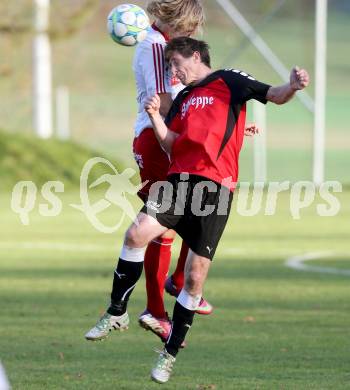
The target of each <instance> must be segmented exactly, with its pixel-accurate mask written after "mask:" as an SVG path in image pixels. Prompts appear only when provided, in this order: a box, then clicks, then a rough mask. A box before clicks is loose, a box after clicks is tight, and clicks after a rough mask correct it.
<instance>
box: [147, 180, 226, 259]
mask: <svg viewBox="0 0 350 390" xmlns="http://www.w3.org/2000/svg"><path fill="white" fill-rule="evenodd" d="M232 197H233V193H232V192H231V191H230V190H229V189H228V188H227V187H224V186H222V185H220V184H217V183H215V182H213V181H212V180H209V179H206V178H205V177H202V176H197V175H189V174H184V173H183V174H173V175H170V176H169V177H168V179H167V181H163V182H158V183H155V184H154V185H153V186H152V188H151V191H150V194H149V197H148V200H147V202H146V203H145V205H144V206H143V208H142V209H141V212H143V213H146V214H149V215H151V216H152V217H154V218H155V219H157V221H158V222H159V223H160V224H161V225H163V226H165V227H167V228H169V229H174V230H175V231H176V232H177V233H178V234H179V235H180V236H181V237H182V239H183V240H184V241H185V243H186V244H187V245H188V246H189V248H190V249H191V250H192V251H193V252H194V253H196V254H198V255H200V256H203V257H207V258H208V259H210V260H212V259H213V257H214V254H215V251H216V248H217V246H218V243H219V241H220V238H221V236H222V233H223V231H224V229H225V226H226V223H227V219H228V217H229V213H230V209H231V203H232Z"/></svg>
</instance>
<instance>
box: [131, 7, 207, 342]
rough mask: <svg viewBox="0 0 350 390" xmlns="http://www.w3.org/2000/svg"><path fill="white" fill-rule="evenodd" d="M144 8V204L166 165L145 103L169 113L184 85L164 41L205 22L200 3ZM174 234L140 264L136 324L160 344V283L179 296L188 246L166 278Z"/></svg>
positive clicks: (137, 66) (139, 154)
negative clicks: (170, 65) (140, 304)
mask: <svg viewBox="0 0 350 390" xmlns="http://www.w3.org/2000/svg"><path fill="white" fill-rule="evenodd" d="M147 10H148V12H149V13H150V14H151V15H153V17H154V18H155V22H154V23H153V24H152V27H151V29H150V31H149V33H148V34H147V37H146V39H145V40H144V41H143V42H141V43H140V44H138V46H137V48H136V53H135V57H134V62H133V70H134V73H135V80H136V87H137V102H138V114H137V119H136V123H135V139H134V145H133V149H134V156H135V160H136V162H137V164H138V166H139V169H140V176H141V179H142V181H143V182H145V181H146V180H148V184H147V185H146V186H145V187H143V188H142V189H141V191H140V193H139V196H140V197H141V199H142V200H143V201H145V200H146V199H147V196H148V191H149V189H150V187H151V185H152V184H153V183H154V182H157V181H162V180H165V179H166V176H167V172H168V168H169V162H170V161H169V157H168V155H167V154H166V153H165V152H164V151H163V150H162V149H161V147H160V146H159V143H158V141H157V140H156V138H155V136H154V132H153V129H152V125H151V122H150V120H149V116H148V115H147V113H146V111H145V109H144V105H145V100H146V98H147V97H148V96H151V95H153V94H154V93H157V94H158V95H159V96H160V98H161V102H162V105H161V113H162V115H163V116H165V115H166V114H167V113H168V111H169V108H170V106H171V104H172V101H173V99H174V98H175V97H176V95H177V94H178V92H180V91H181V89H183V88H184V86H183V85H182V84H181V83H180V81H179V80H177V79H176V78H171V76H170V72H168V70H167V69H166V66H165V61H164V53H163V51H164V48H165V46H166V43H167V42H168V41H169V39H171V38H175V37H176V36H183V35H186V36H189V35H192V34H193V33H195V31H197V30H198V29H199V28H201V26H202V24H203V22H204V13H203V7H202V5H201V3H200V1H199V0H175V1H159V0H158V1H152V2H150V3H149V4H148V7H147ZM174 236H175V232H174V231H169V232H167V233H166V234H164V235H163V236H161V237H158V238H156V239H155V240H153V241H152V242H151V243H150V244H149V245H148V247H147V250H146V253H145V261H144V264H145V275H146V290H147V307H146V310H145V311H144V312H143V313H142V314H141V315H140V318H139V322H140V325H141V326H142V327H144V328H145V329H149V330H152V331H153V332H154V333H156V334H157V335H158V336H159V337H160V338H161V339H162V340H163V341H164V340H165V339H166V338H167V337H168V335H169V331H170V327H171V322H170V321H169V319H168V316H167V313H166V311H165V307H164V301H163V294H164V285H165V284H166V290H167V291H168V292H169V293H170V294H172V295H174V296H177V295H178V293H179V292H180V291H181V288H182V286H183V282H184V266H185V262H186V258H187V253H188V248H187V245H185V244H184V243H183V244H182V249H181V252H180V256H179V260H178V263H177V267H176V270H175V272H174V274H173V275H172V276H171V277H169V278H168V279H167V275H168V270H169V265H170V260H171V245H172V243H173V240H174ZM211 311H212V306H211V305H210V304H209V303H208V302H207V301H206V300H204V299H203V300H202V301H201V302H200V305H199V308H198V313H200V314H210V313H211Z"/></svg>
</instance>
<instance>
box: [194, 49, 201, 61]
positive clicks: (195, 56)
mask: <svg viewBox="0 0 350 390" xmlns="http://www.w3.org/2000/svg"><path fill="white" fill-rule="evenodd" d="M192 57H193V59H194V61H195V63H200V62H201V55H200V53H199V51H195V52H194V53H193V56H192Z"/></svg>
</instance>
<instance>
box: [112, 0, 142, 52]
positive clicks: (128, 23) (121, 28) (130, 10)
mask: <svg viewBox="0 0 350 390" xmlns="http://www.w3.org/2000/svg"><path fill="white" fill-rule="evenodd" d="M149 26H150V23H149V19H148V16H147V14H146V12H145V11H144V10H143V9H142V8H140V7H139V6H138V5H134V4H121V5H118V6H117V7H115V8H113V9H112V11H111V12H110V14H109V15H108V19H107V28H108V32H109V35H110V36H111V38H112V39H113V41H115V42H117V43H120V44H121V45H124V46H135V45H136V44H137V43H139V42H141V41H143V40H144V39H145V38H146V35H147V31H148V29H149Z"/></svg>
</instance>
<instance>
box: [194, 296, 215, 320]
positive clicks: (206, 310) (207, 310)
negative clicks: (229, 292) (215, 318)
mask: <svg viewBox="0 0 350 390" xmlns="http://www.w3.org/2000/svg"><path fill="white" fill-rule="evenodd" d="M212 312H213V306H212V305H211V304H210V303H209V302H208V301H206V300H205V299H204V298H201V300H200V302H199V305H198V307H197V310H196V313H197V314H202V315H207V316H208V315H209V314H211V313H212Z"/></svg>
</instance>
